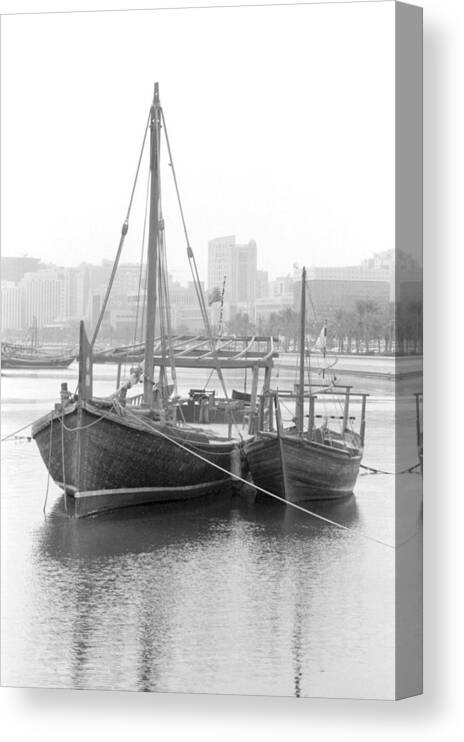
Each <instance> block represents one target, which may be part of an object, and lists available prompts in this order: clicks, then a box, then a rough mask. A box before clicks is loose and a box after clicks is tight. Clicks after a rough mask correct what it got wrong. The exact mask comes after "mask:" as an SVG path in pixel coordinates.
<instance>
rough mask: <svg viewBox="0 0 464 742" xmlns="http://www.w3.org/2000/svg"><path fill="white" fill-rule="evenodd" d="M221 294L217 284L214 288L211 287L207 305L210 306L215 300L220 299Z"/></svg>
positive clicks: (215, 302)
mask: <svg viewBox="0 0 464 742" xmlns="http://www.w3.org/2000/svg"><path fill="white" fill-rule="evenodd" d="M221 299H222V294H221V290H220V289H218V287H217V286H215V287H214V289H211V291H210V292H209V295H208V305H209V306H211V304H217V302H219V301H221Z"/></svg>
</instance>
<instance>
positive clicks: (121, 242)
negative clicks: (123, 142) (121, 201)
mask: <svg viewBox="0 0 464 742" xmlns="http://www.w3.org/2000/svg"><path fill="white" fill-rule="evenodd" d="M149 125H150V114H149V115H148V118H147V123H146V125H145V132H144V134H143V141H142V147H141V149H140V155H139V159H138V163H137V170H136V172H135V178H134V183H133V185H132V191H131V195H130V199H129V206H128V208H127V213H126V218H125V220H124V222H123V225H122V228H121V237H120V238H119V246H118V250H117V253H116V257H115V259H114V263H113V268H112V270H111V276H110V280H109V283H108V286H107V289H106V294H105V298H104V299H103V304H102V308H101V310H100V314H99V317H98V320H97V324H96V326H95V330H94V332H93V335H92V340H91V342H90V345H91V347H92V348H93V346H94V345H95V341H96V339H97V335H98V333H99V330H100V326H101V323H102V322H103V317H104V314H105V312H106V307H107V305H108V301H109V298H110V294H111V289H112V288H113V283H114V278H115V276H116V271H117V269H118V265H119V259H120V257H121V253H122V248H123V245H124V240H125V238H126V234H127V232H128V229H129V217H130V212H131V209H132V202H133V200H134V194H135V188H136V185H137V180H138V177H139V170H140V164H141V162H142V156H143V151H144V149H145V142H146V139H147V132H148V128H149Z"/></svg>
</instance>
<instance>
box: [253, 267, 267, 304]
mask: <svg viewBox="0 0 464 742" xmlns="http://www.w3.org/2000/svg"><path fill="white" fill-rule="evenodd" d="M267 296H269V274H268V272H267V271H260V270H258V271H256V299H265V298H266V297H267Z"/></svg>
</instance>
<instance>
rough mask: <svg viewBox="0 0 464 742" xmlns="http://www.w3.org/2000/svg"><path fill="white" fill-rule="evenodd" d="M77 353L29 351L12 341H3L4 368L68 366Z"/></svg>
mask: <svg viewBox="0 0 464 742" xmlns="http://www.w3.org/2000/svg"><path fill="white" fill-rule="evenodd" d="M75 357H76V356H75V355H74V354H73V355H70V354H69V353H68V354H65V355H54V354H52V353H46V352H45V351H38V350H34V351H28V350H27V348H24V346H20V345H12V344H10V343H2V359H1V367H2V368H17V369H19V368H21V369H40V368H48V369H50V368H68V366H70V365H71V363H72V362H73V361H74V360H75Z"/></svg>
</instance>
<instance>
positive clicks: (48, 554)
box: [2, 366, 421, 698]
mask: <svg viewBox="0 0 464 742" xmlns="http://www.w3.org/2000/svg"><path fill="white" fill-rule="evenodd" d="M189 373H190V378H188V379H187V378H186V377H185V373H184V376H183V377H182V378H181V382H183V383H184V385H185V386H186V387H188V386H190V385H191V386H203V385H204V382H205V379H204V378H203V377H204V376H205V373H204V372H201V373H200V372H196V373H194V372H189ZM286 373H287V374H288V373H289V372H286ZM96 374H97V378H96V392H97V393H98V394H100V393H101V394H103V393H106V392H109V391H111V390H112V388H113V383H114V369H110V368H109V367H101V366H99V367H97V371H96ZM284 374H285V372H283V371H282V372H281V373H280V380H279V383H280V385H281V386H282V387H285V386H286V385H288V384H290V383H291V382H293V376H291V375H288V377H287V378H286V377H285V376H284ZM66 378H67V379H68V380H69V386H70V389H73V388H74V385H75V381H76V368H75V366H73V367H71V368H70V369H69V370H67V371H64V372H63V371H40V372H34V373H32V372H28V373H19V372H14V371H8V372H5V373H4V374H2V436H4V435H6V434H7V433H8V432H10V431H13V430H16V429H18V428H19V427H20V426H21V425H23V424H25V423H27V422H29V421H31V420H33V419H35V418H36V417H39V416H40V415H42V414H44V413H45V412H47V411H48V410H49V409H50V408H51V407H52V405H53V404H54V402H55V401H57V400H58V396H59V385H60V381H61V380H64V379H66ZM229 382H230V383H231V384H234V385H235V386H238V379H235V380H234V379H233V378H229ZM356 383H357V384H358V385H359V384H362V381H361V380H360V379H357V380H356ZM365 386H366V385H365V384H364V385H363V387H364V388H365ZM369 386H370V388H369V389H368V391H370V393H371V395H372V396H371V398H370V400H369V407H368V421H367V440H366V450H365V455H364V463H366V464H368V465H372V466H374V467H377V468H381V469H386V470H388V471H391V470H393V469H394V468H395V467H397V468H403V466H404V467H407V466H409V465H411V464H413V463H415V461H416V460H417V454H416V452H415V411H414V399H413V397H412V395H411V397H410V401H408V403H407V405H406V408H405V420H406V421H407V425H405V427H404V429H403V430H402V431H401V435H402V436H403V437H404V447H402V450H401V456H400V459H401V460H399V461H397V462H396V463H395V451H394V447H393V443H394V441H393V422H394V415H395V405H394V399H393V397H392V391H393V387H392V386H391V384H390V383H389V382H381V381H378V380H375V381H373V380H372V379H371V380H369ZM414 390H415V389H414V383H413V382H411V392H412V391H414ZM408 400H409V397H408ZM354 414H357V411H356V408H355V409H354ZM2 463H3V466H2V531H3V533H2V536H3V538H2V569H3V580H2V592H3V600H2V635H3V655H2V678H3V683H4V684H8V685H27V686H45V687H75V688H100V689H109V688H113V689H127V690H145V691H146V690H150V691H178V692H204V693H250V694H275V695H297V696H299V695H301V696H309V695H317V696H325V695H329V696H342V697H367V698H391V697H392V696H393V694H394V672H395V655H394V639H395V632H394V629H395V602H394V597H395V595H394V591H395V583H394V568H395V554H394V551H393V550H392V549H390V548H387V547H386V546H383V545H381V544H379V543H374V542H372V541H369V540H366V539H365V538H362V536H361V535H362V534H368V535H369V536H372V537H373V538H375V539H379V540H381V541H385V542H387V543H389V544H393V543H394V541H395V533H394V530H395V529H394V526H395V523H394V518H395V503H394V478H393V477H391V476H387V475H376V476H361V477H360V478H359V480H358V484H357V487H356V491H355V496H354V497H352V498H350V499H349V500H344V501H341V502H339V503H334V504H325V505H324V504H321V503H318V504H313V505H312V506H311V508H312V509H313V510H315V511H317V512H319V513H321V514H323V515H325V516H326V517H328V518H331V519H332V520H335V521H337V522H340V523H342V524H344V525H346V526H348V527H349V529H350V530H349V531H343V530H340V529H337V528H335V527H334V526H331V525H328V524H326V523H323V522H321V521H317V520H315V519H314V518H311V517H310V516H308V515H306V514H304V513H300V512H298V511H295V510H294V509H292V508H286V507H284V506H280V505H279V504H278V503H274V502H268V501H265V502H260V501H254V500H253V499H252V498H250V497H248V498H246V497H233V498H232V497H231V498H228V499H218V498H214V497H210V498H208V499H207V500H199V501H197V502H196V503H190V504H188V505H185V504H181V503H179V504H171V505H164V506H152V507H145V508H134V509H132V510H126V511H119V512H116V513H108V514H106V515H100V516H98V517H94V518H89V519H84V520H80V521H76V520H73V519H71V518H69V517H68V516H67V514H66V512H65V509H64V506H63V498H62V496H61V494H60V491H59V490H58V488H57V487H56V486H55V485H54V484H53V482H51V483H50V489H49V495H48V503H47V510H46V515H45V516H44V514H43V512H42V508H43V504H44V498H45V493H46V488H47V472H46V469H45V466H44V465H43V463H42V461H41V458H40V456H39V453H38V450H37V448H36V446H35V444H34V443H33V442H31V443H29V442H27V441H9V442H6V443H4V444H3V446H2ZM419 480H420V478H419V477H418V475H416V474H408V475H404V476H403V478H402V484H403V486H404V497H407V498H408V503H409V505H410V506H409V508H408V513H407V517H406V518H405V519H404V520H403V521H402V522H401V524H400V527H399V532H398V534H397V539H398V541H399V542H402V541H406V540H408V544H407V547H406V548H408V549H409V550H410V554H411V559H413V560H414V559H415V560H416V561H417V562H418V561H419V559H420V546H421V545H420V530H421V529H420V526H421V497H420V492H419V486H418V485H419ZM411 600H420V595H419V594H417V595H416V594H412V595H411Z"/></svg>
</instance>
